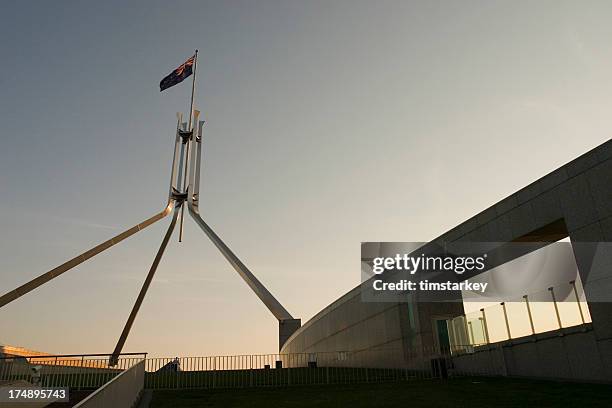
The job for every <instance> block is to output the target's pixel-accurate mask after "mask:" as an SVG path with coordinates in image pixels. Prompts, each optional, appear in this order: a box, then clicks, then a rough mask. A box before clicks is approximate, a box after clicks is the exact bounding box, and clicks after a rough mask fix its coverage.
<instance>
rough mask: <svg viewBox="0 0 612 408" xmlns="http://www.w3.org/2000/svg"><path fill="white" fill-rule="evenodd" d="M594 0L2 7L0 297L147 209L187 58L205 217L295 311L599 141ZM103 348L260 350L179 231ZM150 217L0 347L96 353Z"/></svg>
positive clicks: (252, 329)
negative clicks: (130, 322)
mask: <svg viewBox="0 0 612 408" xmlns="http://www.w3.org/2000/svg"><path fill="white" fill-rule="evenodd" d="M611 13H612V4H610V3H609V2H561V1H539V2H521V1H506V2H503V1H464V2H456V1H434V2H432V1H423V2H415V1H398V2H392V1H380V2H372V1H357V0H349V1H340V0H336V1H263V0H261V1H256V2H255V1H216V2H211V1H194V2H188V1H176V2H170V1H132V2H119V1H104V2H101V1H56V2H45V1H39V2H32V1H19V2H2V3H1V4H0V38H1V40H0V58H1V60H2V64H0V90H1V96H0V143H1V144H0V194H1V197H2V200H1V201H0V230H1V231H2V232H3V233H2V234H1V235H0V292H7V291H9V290H12V289H14V288H15V287H17V286H18V285H21V284H23V283H25V282H26V281H28V280H30V279H32V278H34V277H36V276H38V275H40V274H42V273H44V272H46V271H48V270H49V269H51V268H53V267H55V266H57V265H59V264H61V263H63V262H64V261H66V260H67V259H70V258H72V257H73V256H75V255H77V254H79V253H81V252H83V251H85V250H86V249H89V248H90V247H92V246H94V245H95V244H97V243H99V242H101V241H103V240H106V239H108V238H110V237H111V236H113V235H116V234H118V233H120V232H121V231H122V230H124V229H126V228H128V227H131V226H132V225H134V224H136V223H138V222H140V221H142V220H144V219H146V218H148V217H149V216H151V215H153V214H154V213H156V212H158V211H160V210H161V209H162V207H163V206H164V205H165V202H166V199H167V189H168V179H169V171H170V161H171V155H172V144H173V138H174V128H175V113H176V112H177V111H183V112H185V111H187V110H188V102H189V100H188V97H189V92H190V86H189V82H188V81H186V82H185V83H183V84H181V85H178V86H176V87H174V88H171V89H169V90H167V91H165V92H163V93H160V92H159V88H158V84H159V81H160V80H161V79H162V78H163V77H164V76H165V75H167V74H168V73H169V72H170V71H171V70H172V69H174V68H175V67H176V66H178V65H179V64H181V63H182V62H183V61H184V60H185V59H186V58H187V57H189V56H190V55H192V53H193V51H194V49H196V48H197V49H199V61H198V86H197V94H196V106H197V108H198V109H199V110H201V111H202V114H203V116H204V118H205V119H206V121H207V124H206V126H205V136H204V147H203V149H204V163H203V169H202V188H201V192H200V194H201V202H200V208H201V212H202V214H203V217H204V219H205V220H206V221H207V222H208V223H209V224H210V225H211V227H212V228H213V229H215V231H216V232H217V234H219V235H220V236H221V237H222V238H223V239H224V240H225V242H226V243H227V244H228V245H229V246H230V248H232V249H233V250H234V252H235V253H236V254H238V256H239V257H240V258H241V259H242V260H243V262H244V263H245V264H246V265H248V266H249V267H250V269H251V270H252V271H253V273H254V274H255V275H256V276H257V277H258V278H259V279H260V280H261V281H262V282H263V283H264V284H265V285H266V286H267V287H268V289H269V290H270V291H271V292H272V293H273V294H275V296H276V297H277V299H278V300H279V301H280V302H281V303H282V304H283V305H284V306H285V308H287V309H288V310H289V311H290V312H291V313H292V314H293V315H294V316H295V317H300V318H302V319H303V321H306V320H307V319H309V318H310V317H312V316H313V315H314V314H315V313H317V312H318V311H319V310H321V309H322V308H323V307H325V306H326V305H328V304H329V303H331V302H332V301H333V300H334V299H336V298H338V297H339V296H340V295H342V294H343V293H345V292H346V291H348V290H350V289H351V288H353V287H355V286H356V285H358V284H359V281H360V259H359V258H360V243H361V242H362V241H411V242H422V241H428V240H430V239H433V238H435V237H437V236H439V235H440V234H442V233H444V232H445V231H447V230H448V229H450V228H452V227H454V226H455V225H457V224H459V223H461V222H463V221H464V220H466V219H467V218H469V217H471V216H472V215H474V214H476V213H478V212H480V211H482V210H483V209H485V208H487V207H488V206H490V205H492V204H494V203H496V202H498V201H499V200H501V199H503V198H504V197H506V196H507V195H509V194H512V193H513V192H515V191H516V190H518V189H520V188H522V187H523V186H525V185H527V184H529V183H531V182H532V181H534V180H537V179H538V178H540V177H542V176H544V175H545V174H547V173H548V172H550V171H552V170H554V169H556V168H558V167H560V166H562V165H563V164H565V163H567V162H568V161H570V160H572V159H573V158H575V157H577V156H578V155H580V154H582V153H585V152H586V151H588V150H590V149H592V148H594V147H596V146H598V145H599V144H601V143H603V142H604V141H606V140H608V139H609V137H610V130H611V129H612V115H610V109H611V107H612V82H611V81H610V72H612V44H611V43H610V41H609V40H610V38H612V26H611V25H610V24H609V21H610V15H611ZM186 221H187V222H186V224H185V239H184V242H183V243H181V244H179V243H178V242H177V237H176V235H175V236H174V238H173V240H172V241H171V244H170V245H169V247H168V250H167V251H166V254H165V255H164V258H163V260H162V262H161V264H160V267H159V269H158V272H157V275H156V277H155V280H154V282H153V284H152V286H151V288H150V290H149V293H148V295H147V298H146V299H145V302H144V304H143V306H142V308H141V310H140V313H139V315H138V318H137V320H136V323H135V324H134V326H133V328H132V332H131V334H130V337H129V339H128V341H127V343H126V346H125V348H124V350H125V351H133V352H139V351H147V352H149V353H150V355H152V356H165V357H172V356H175V355H181V356H203V355H220V354H250V353H274V352H276V351H277V350H278V349H277V347H278V337H277V336H278V331H277V322H276V320H275V319H274V317H273V316H272V315H271V314H270V313H269V312H268V311H267V309H266V308H265V306H264V305H263V304H261V302H260V301H259V300H258V299H257V297H256V296H255V295H254V294H253V293H252V292H251V291H250V289H249V288H248V287H247V285H246V284H245V283H244V282H243V281H242V280H241V279H240V277H239V276H238V275H237V274H236V272H235V271H234V270H233V269H232V268H231V266H230V265H229V264H228V263H227V262H226V260H225V259H224V258H223V257H222V256H221V255H220V254H219V252H218V251H217V250H216V248H215V247H214V246H213V245H212V244H211V243H210V242H209V241H208V239H207V238H206V236H204V234H203V233H202V232H201V231H200V230H199V229H198V227H197V226H196V225H195V223H193V222H192V221H191V220H186ZM168 222H169V220H165V221H162V222H160V223H157V224H155V225H154V226H152V227H150V228H148V229H146V230H144V231H143V232H141V233H139V234H137V235H135V236H133V237H131V238H129V239H128V240H127V241H125V242H123V243H122V244H121V245H118V246H116V247H114V248H113V249H111V250H109V251H106V252H104V253H103V254H101V255H98V256H97V257H95V258H94V259H91V260H89V261H87V262H86V263H84V264H82V265H80V266H79V267H77V268H75V269H73V270H71V271H69V272H67V273H65V274H64V275H62V276H61V277H59V278H57V279H55V280H53V281H52V282H50V283H48V284H46V285H44V286H43V287H41V288H39V289H37V290H36V291H34V292H31V293H30V294H28V295H26V296H24V297H22V298H20V299H19V300H16V301H15V302H13V303H11V304H9V305H7V306H5V307H3V308H2V309H1V310H0V343H4V344H11V345H19V346H23V347H27V348H31V349H35V350H40V351H46V352H52V353H107V352H110V351H111V350H112V349H113V348H114V345H115V343H116V340H117V338H118V336H119V334H120V332H121V329H122V328H123V325H124V323H125V320H126V319H127V316H128V313H129V310H130V308H131V306H132V304H133V302H134V300H135V298H136V296H137V293H138V291H139V289H140V285H141V284H142V281H143V280H144V277H145V275H146V273H147V271H148V268H149V266H150V265H151V262H152V260H153V257H154V256H155V253H156V251H157V249H158V247H159V244H160V242H161V239H162V236H163V233H164V231H165V230H166V228H167V224H168Z"/></svg>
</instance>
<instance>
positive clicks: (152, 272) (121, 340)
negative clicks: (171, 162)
mask: <svg viewBox="0 0 612 408" xmlns="http://www.w3.org/2000/svg"><path fill="white" fill-rule="evenodd" d="M178 206H181V203H179V204H178ZM178 214H179V212H178V208H176V209H175V210H174V215H173V216H172V221H171V222H170V225H169V226H168V230H167V231H166V235H164V239H163V240H162V243H161V245H160V247H159V250H158V251H157V255H155V259H154V260H153V264H152V265H151V268H150V269H149V273H148V274H147V277H146V279H145V281H144V283H143V285H142V288H141V289H140V293H139V294H138V298H136V303H134V306H133V307H132V311H131V312H130V316H129V317H128V320H127V322H126V323H125V326H124V327H123V331H122V332H121V336H119V341H117V345H116V346H115V350H114V351H113V354H112V355H111V356H110V359H109V363H108V364H109V365H110V366H115V365H116V364H117V361H118V359H119V354H121V350H122V349H123V346H124V344H125V341H126V340H127V337H128V335H129V334H130V330H131V328H132V325H133V324H134V320H136V315H137V314H138V311H139V310H140V306H141V305H142V302H143V300H144V298H145V296H146V295H147V290H149V286H150V285H151V282H152V281H153V276H154V275H155V272H156V271H157V267H158V266H159V262H160V261H161V258H162V256H163V255H164V251H165V250H166V246H167V245H168V241H169V240H170V237H171V236H172V232H173V231H174V226H175V225H176V219H177V218H178Z"/></svg>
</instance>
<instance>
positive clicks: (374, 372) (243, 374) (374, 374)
mask: <svg viewBox="0 0 612 408" xmlns="http://www.w3.org/2000/svg"><path fill="white" fill-rule="evenodd" d="M487 364H488V363H487ZM487 364H485V365H484V366H483V365H480V366H479V369H478V374H479V375H482V374H483V373H489V374H490V375H496V374H495V373H496V372H497V371H496V370H495V368H494V367H488V366H487ZM473 374H474V373H472V372H470V371H469V370H468V371H466V370H459V369H456V368H455V367H454V364H453V358H452V356H451V355H450V353H449V352H448V351H446V352H444V351H442V352H441V351H439V350H438V349H436V348H434V347H429V348H421V349H418V350H417V349H416V348H415V349H413V350H410V351H402V350H396V349H379V350H362V351H338V352H319V353H294V354H263V355H237V356H210V357H175V358H149V359H147V360H146V373H145V388H147V389H187V388H199V389H232V388H250V387H286V386H303V385H324V384H353V383H380V382H395V381H410V380H422V379H433V378H450V377H456V376H466V375H473Z"/></svg>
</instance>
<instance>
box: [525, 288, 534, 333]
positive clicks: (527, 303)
mask: <svg viewBox="0 0 612 408" xmlns="http://www.w3.org/2000/svg"><path fill="white" fill-rule="evenodd" d="M523 299H525V305H527V314H528V315H529V324H530V325H531V334H535V326H534V325H533V316H532V315H531V307H530V306H529V299H527V295H525V296H523Z"/></svg>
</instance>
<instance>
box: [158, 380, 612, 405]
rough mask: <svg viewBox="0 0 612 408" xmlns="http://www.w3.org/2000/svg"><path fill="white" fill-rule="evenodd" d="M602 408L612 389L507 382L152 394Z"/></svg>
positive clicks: (195, 400)
mask: <svg viewBox="0 0 612 408" xmlns="http://www.w3.org/2000/svg"><path fill="white" fill-rule="evenodd" d="M493 406H494V407H501V408H505V407H526V406H530V407H531V406H537V407H606V408H609V407H611V406H612V386H611V385H605V384H583V383H563V382H553V381H536V380H523V379H507V378H458V379H452V380H448V381H439V380H420V381H408V382H396V383H387V384H358V385H323V386H321V385H313V386H307V387H306V386H304V387H285V388H251V389H237V390H226V391H220V390H214V391H211V390H176V391H174V390H159V391H154V393H153V400H152V403H151V407H152V408H164V407H185V408H190V407H225V408H230V407H254V408H257V407H291V408H301V407H351V408H354V407H411V408H413V407H444V408H446V407H470V408H472V407H474V408H479V407H487V408H488V407H493Z"/></svg>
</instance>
